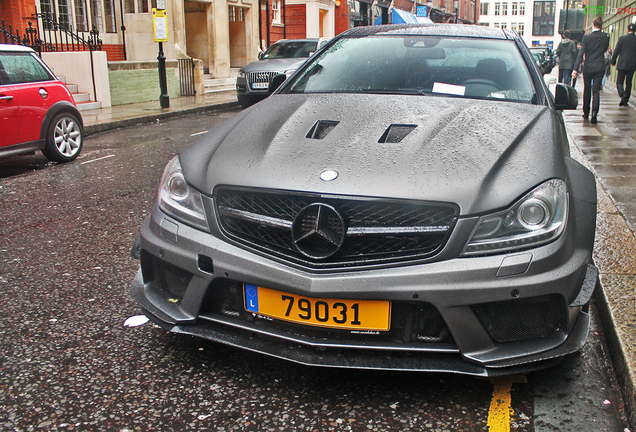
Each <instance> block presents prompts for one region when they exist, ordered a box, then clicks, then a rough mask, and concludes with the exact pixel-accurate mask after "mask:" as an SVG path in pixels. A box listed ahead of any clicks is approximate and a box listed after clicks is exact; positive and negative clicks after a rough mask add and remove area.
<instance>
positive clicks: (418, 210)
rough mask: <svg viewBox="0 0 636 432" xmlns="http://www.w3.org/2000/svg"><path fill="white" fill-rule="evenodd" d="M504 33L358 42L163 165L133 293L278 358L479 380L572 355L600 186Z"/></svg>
mask: <svg viewBox="0 0 636 432" xmlns="http://www.w3.org/2000/svg"><path fill="white" fill-rule="evenodd" d="M532 62H533V59H532V56H531V55H530V52H529V51H528V49H527V47H526V45H525V44H524V42H523V41H522V40H521V39H520V38H519V36H518V35H517V34H516V33H515V32H512V31H509V30H505V29H491V28H487V27H479V26H464V25H459V26H457V25H448V24H447V25H441V24H431V25H392V26H374V27H358V28H355V29H351V30H348V31H346V32H344V33H343V34H341V35H339V36H338V37H336V38H335V39H334V40H333V41H331V42H330V43H329V44H328V45H327V46H326V47H325V48H324V49H323V50H322V51H320V52H319V53H317V54H316V55H315V56H313V57H312V58H311V59H310V60H309V61H308V62H307V63H305V64H303V65H302V66H301V67H300V68H299V69H298V71H297V72H296V73H295V74H294V75H293V76H292V77H291V78H289V79H286V77H285V75H278V76H276V77H274V79H273V80H272V84H271V89H274V88H276V87H277V86H280V87H278V89H277V90H276V91H275V92H274V94H272V95H271V96H270V97H269V98H267V99H266V100H264V101H262V102H260V103H258V104H256V105H254V106H252V107H251V108H248V109H246V110H244V111H242V112H241V113H239V114H237V115H236V116H235V117H233V118H232V119H230V120H228V121H227V122H226V123H225V124H224V125H222V126H220V127H218V128H216V129H214V130H213V131H211V132H210V133H208V134H207V135H205V136H203V137H202V138H200V139H198V141H196V142H194V143H192V144H191V145H189V146H188V147H186V148H185V149H183V150H182V151H181V152H179V154H178V155H177V156H175V157H174V159H172V160H171V161H170V163H169V164H168V165H167V167H166V168H165V171H164V174H163V177H162V179H161V181H160V186H159V192H158V195H157V199H156V202H155V204H154V207H153V209H152V212H151V214H150V216H149V217H148V218H147V219H146V220H145V221H144V223H143V225H142V227H141V230H140V237H139V245H140V258H141V261H140V262H141V267H140V271H139V272H138V274H137V276H136V278H135V279H134V281H133V283H132V286H131V295H132V297H133V298H134V299H135V300H136V302H137V303H138V304H139V305H140V306H141V308H142V310H143V311H144V313H145V314H146V315H147V316H148V317H149V318H150V319H151V320H152V321H154V322H155V323H157V324H158V325H160V326H161V327H163V328H164V329H167V330H169V331H172V332H175V333H183V334H188V335H194V336H198V337H202V338H206V339H209V340H212V341H216V342H220V343H224V344H228V345H231V346H234V347H239V348H244V349H247V350H251V351H255V352H259V353H263V354H267V355H270V356H274V357H277V358H282V359H287V360H290V361H294V362H298V363H302V364H306V365H314V366H327V367H343V368H369V369H396V370H408V371H443V372H458V373H463V374H473V375H483V376H487V375H499V374H510V373H521V372H527V371H529V370H533V369H538V368H542V367H547V366H549V365H552V364H554V363H555V362H556V361H558V359H559V358H561V357H562V356H565V355H567V354H569V353H572V352H576V351H577V350H579V349H580V348H581V347H582V346H583V344H584V343H585V340H586V337H587V332H588V328H589V323H590V319H589V316H588V314H587V310H588V302H589V300H590V297H591V295H592V292H593V290H594V287H595V285H596V282H597V278H598V271H597V269H596V267H595V266H594V265H593V263H592V248H593V244H594V230H595V218H596V186H595V180H594V176H593V175H592V173H591V172H590V171H588V170H587V169H586V168H585V167H584V166H583V165H581V164H579V163H578V162H576V161H575V160H574V159H573V158H571V157H570V153H569V147H568V140H567V135H566V131H565V126H564V122H563V119H562V117H561V114H560V110H563V109H575V108H576V106H577V94H576V92H575V91H574V89H572V87H569V86H566V85H563V84H557V85H556V92H555V96H554V98H553V97H552V96H551V95H550V94H548V90H547V89H546V87H545V85H544V84H543V83H542V77H541V76H540V74H539V73H538V71H537V69H536V67H535V66H534V65H533V63H532Z"/></svg>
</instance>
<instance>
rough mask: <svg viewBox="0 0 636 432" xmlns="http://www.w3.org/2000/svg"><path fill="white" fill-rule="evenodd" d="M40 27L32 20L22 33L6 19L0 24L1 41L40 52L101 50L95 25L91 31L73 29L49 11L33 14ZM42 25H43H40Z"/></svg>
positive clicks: (100, 41)
mask: <svg viewBox="0 0 636 432" xmlns="http://www.w3.org/2000/svg"><path fill="white" fill-rule="evenodd" d="M32 17H33V19H34V20H36V22H37V26H38V28H35V27H33V24H32V23H31V21H29V22H28V25H29V27H28V28H27V29H26V30H25V31H24V33H23V34H22V35H21V34H20V32H19V31H18V30H17V29H16V30H15V31H14V30H13V28H12V27H11V25H8V26H7V25H5V22H4V20H2V21H1V23H0V24H1V25H0V41H2V42H3V43H6V44H13V45H25V46H28V47H31V48H33V49H34V50H35V51H36V52H37V53H38V54H42V52H63V51H91V52H92V51H101V50H102V40H101V39H100V38H99V31H98V30H97V29H96V28H95V26H93V29H92V30H91V31H89V32H77V31H73V26H70V25H62V24H60V23H59V22H58V20H57V18H56V17H55V16H52V15H50V14H47V13H38V12H37V10H36V12H35V14H33V15H32ZM40 26H41V27H40Z"/></svg>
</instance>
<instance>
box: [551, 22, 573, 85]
mask: <svg viewBox="0 0 636 432" xmlns="http://www.w3.org/2000/svg"><path fill="white" fill-rule="evenodd" d="M576 53H577V50H576V44H575V43H574V41H573V40H570V30H566V31H564V32H563V40H561V43H559V46H558V47H557V49H556V55H557V56H558V57H559V82H560V83H564V84H567V85H570V82H571V80H572V68H573V66H574V61H575V60H576Z"/></svg>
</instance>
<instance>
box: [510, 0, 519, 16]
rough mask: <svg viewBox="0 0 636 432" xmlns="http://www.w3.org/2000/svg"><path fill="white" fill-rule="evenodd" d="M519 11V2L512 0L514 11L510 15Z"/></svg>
mask: <svg viewBox="0 0 636 432" xmlns="http://www.w3.org/2000/svg"><path fill="white" fill-rule="evenodd" d="M518 12H519V3H517V2H512V11H511V13H510V15H517V13H518Z"/></svg>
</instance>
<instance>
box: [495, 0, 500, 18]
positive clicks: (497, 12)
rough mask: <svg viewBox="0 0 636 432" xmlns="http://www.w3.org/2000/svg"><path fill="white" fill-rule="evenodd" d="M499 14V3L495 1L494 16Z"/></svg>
mask: <svg viewBox="0 0 636 432" xmlns="http://www.w3.org/2000/svg"><path fill="white" fill-rule="evenodd" d="M499 15H501V3H495V16H499Z"/></svg>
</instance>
